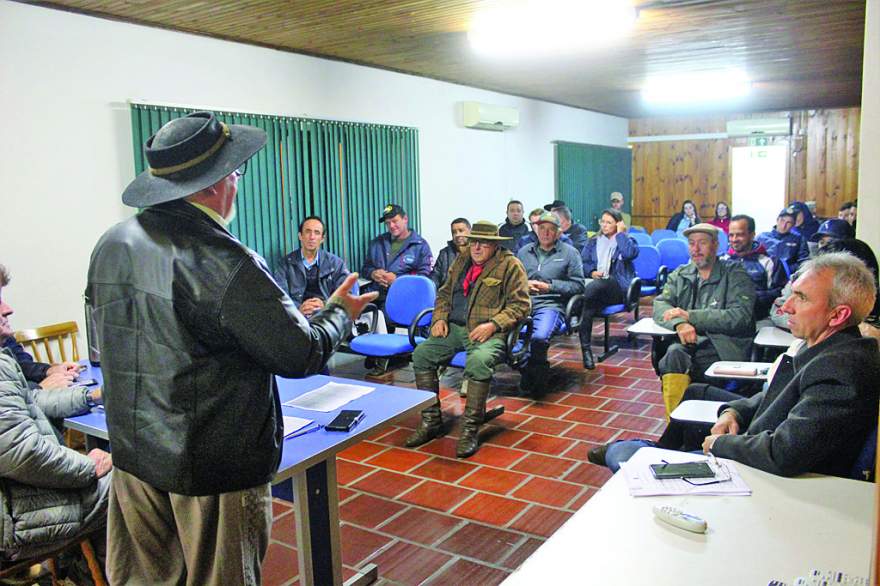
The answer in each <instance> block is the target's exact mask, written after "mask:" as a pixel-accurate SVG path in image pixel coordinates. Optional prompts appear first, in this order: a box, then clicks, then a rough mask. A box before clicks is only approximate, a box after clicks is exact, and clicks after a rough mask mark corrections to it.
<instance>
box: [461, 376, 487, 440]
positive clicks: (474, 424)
mask: <svg viewBox="0 0 880 586" xmlns="http://www.w3.org/2000/svg"><path fill="white" fill-rule="evenodd" d="M491 382H492V381H487V380H486V381H476V380H469V381H468V394H467V403H465V406H464V415H463V416H462V423H461V435H460V436H459V438H458V445H457V446H456V447H455V455H456V456H458V457H459V458H469V457H470V456H473V455H474V454H475V453H476V452H477V449H479V447H480V438H479V435H480V425H482V423H483V421H484V420H485V419H486V399H487V398H488V396H489V386H490V384H491Z"/></svg>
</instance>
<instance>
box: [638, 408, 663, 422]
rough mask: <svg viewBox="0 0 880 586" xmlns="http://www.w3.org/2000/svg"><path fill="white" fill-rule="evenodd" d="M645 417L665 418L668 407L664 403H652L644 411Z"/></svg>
mask: <svg viewBox="0 0 880 586" xmlns="http://www.w3.org/2000/svg"><path fill="white" fill-rule="evenodd" d="M642 415H644V416H645V417H656V418H657V419H663V418H664V417H666V408H665V407H663V405H651V406H650V407H649V408H648V410H647V411H645V412H644V413H642Z"/></svg>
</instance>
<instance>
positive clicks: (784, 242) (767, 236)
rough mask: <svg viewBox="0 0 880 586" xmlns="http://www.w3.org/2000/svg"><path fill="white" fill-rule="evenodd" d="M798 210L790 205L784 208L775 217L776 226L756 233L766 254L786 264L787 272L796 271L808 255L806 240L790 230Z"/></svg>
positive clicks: (793, 272)
mask: <svg viewBox="0 0 880 586" xmlns="http://www.w3.org/2000/svg"><path fill="white" fill-rule="evenodd" d="M797 215H798V210H797V209H796V208H794V207H792V206H789V207H787V208H784V209H783V210H782V211H781V212H779V216H777V218H776V227H774V228H773V229H772V230H770V231H769V232H762V233H760V234H759V235H758V238H757V241H758V242H759V243H761V244H763V245H764V248H766V249H767V254H769V255H770V256H771V257H772V258H774V259H776V260H778V261H783V262H785V263H786V264H787V265H788V273H789V274H791V275H793V274H795V273H796V272H797V269H798V267H799V266H800V265H801V263H802V262H804V261H805V260H807V259H808V258H809V257H810V249H809V247H808V246H807V241H806V240H805V239H804V237H803V236H801V235H800V234H799V233H796V232H794V231H793V230H792V228H794V222H795V218H797Z"/></svg>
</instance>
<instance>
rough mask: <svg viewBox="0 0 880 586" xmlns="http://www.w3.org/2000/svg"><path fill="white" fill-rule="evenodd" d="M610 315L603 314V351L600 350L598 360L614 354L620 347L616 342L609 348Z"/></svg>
mask: <svg viewBox="0 0 880 586" xmlns="http://www.w3.org/2000/svg"><path fill="white" fill-rule="evenodd" d="M610 317H611V316H608V315H606V316H605V338H604V340H603V346H602V348H603V350H604V352H602V354H601V355H600V356H599V362H602V361H604V360H605V359H606V358H608V357H609V356H612V355H614V354H616V353H617V351H618V350H619V349H620V347H619V346H618V345H617V344H615V345H614V346H611V347H610V348H609V343H610V340H609V335H610V333H611V332H610V329H611V323H610V319H609V318H610Z"/></svg>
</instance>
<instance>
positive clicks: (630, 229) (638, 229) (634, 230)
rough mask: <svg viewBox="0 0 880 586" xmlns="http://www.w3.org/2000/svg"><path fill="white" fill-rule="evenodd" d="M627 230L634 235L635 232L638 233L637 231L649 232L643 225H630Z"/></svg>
mask: <svg viewBox="0 0 880 586" xmlns="http://www.w3.org/2000/svg"><path fill="white" fill-rule="evenodd" d="M627 232H629V235H630V236H632V235H633V234H637V233H641V234H647V232H646V231H645V229H644V228H642V227H641V226H630V227H629V228H627Z"/></svg>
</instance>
